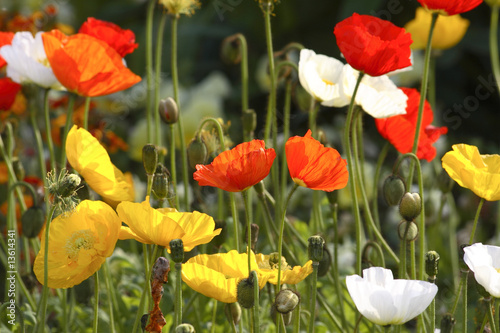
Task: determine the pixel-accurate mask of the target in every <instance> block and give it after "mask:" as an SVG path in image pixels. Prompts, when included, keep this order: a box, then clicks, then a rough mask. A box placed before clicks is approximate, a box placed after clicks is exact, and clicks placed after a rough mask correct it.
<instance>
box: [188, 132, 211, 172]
mask: <svg viewBox="0 0 500 333" xmlns="http://www.w3.org/2000/svg"><path fill="white" fill-rule="evenodd" d="M187 154H188V161H189V166H190V167H191V168H192V169H196V164H205V163H206V161H207V156H208V150H207V146H206V145H205V143H204V142H203V140H201V139H199V138H198V137H196V138H194V139H193V140H191V142H190V143H189V146H188V147H187Z"/></svg>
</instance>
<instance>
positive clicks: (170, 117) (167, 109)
mask: <svg viewBox="0 0 500 333" xmlns="http://www.w3.org/2000/svg"><path fill="white" fill-rule="evenodd" d="M158 112H160V116H161V119H163V121H164V122H165V123H166V124H169V125H170V124H175V123H176V122H177V120H178V119H179V109H178V108H177V103H176V102H175V100H174V99H173V98H172V97H169V98H167V99H162V100H161V101H160V104H159V105H158Z"/></svg>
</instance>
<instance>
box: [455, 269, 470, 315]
mask: <svg viewBox="0 0 500 333" xmlns="http://www.w3.org/2000/svg"><path fill="white" fill-rule="evenodd" d="M467 274H469V272H468V271H466V272H462V278H461V279H460V283H459V284H458V289H457V292H456V293H455V301H454V302H453V307H452V308H451V315H452V316H453V315H454V314H455V311H456V310H457V307H458V301H459V300H460V293H461V292H462V288H463V287H464V284H465V283H466V282H467ZM465 288H467V286H465Z"/></svg>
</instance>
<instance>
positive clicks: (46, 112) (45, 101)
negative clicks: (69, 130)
mask: <svg viewBox="0 0 500 333" xmlns="http://www.w3.org/2000/svg"><path fill="white" fill-rule="evenodd" d="M49 92H50V89H45V90H44V93H43V114H44V119H45V137H46V139H47V147H48V148H49V156H50V167H51V169H55V168H56V155H55V153H54V142H53V141H52V133H51V126H50V109H49Z"/></svg>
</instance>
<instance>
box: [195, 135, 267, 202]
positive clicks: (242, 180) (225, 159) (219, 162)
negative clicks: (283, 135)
mask: <svg viewBox="0 0 500 333" xmlns="http://www.w3.org/2000/svg"><path fill="white" fill-rule="evenodd" d="M275 157H276V152H275V151H274V149H273V148H269V149H265V143H264V141H262V140H252V141H250V142H244V143H241V144H239V145H237V146H236V147H234V148H233V149H231V150H227V151H224V152H222V153H220V154H219V155H218V156H217V157H216V158H214V160H213V162H212V163H210V164H209V165H202V164H197V165H196V171H195V173H194V174H193V178H194V179H195V180H197V181H198V184H199V185H200V186H213V187H218V188H220V189H222V190H224V191H228V192H241V191H244V190H246V189H247V188H249V187H251V186H253V185H255V184H257V183H258V182H260V181H261V180H262V179H264V178H266V176H267V175H268V174H269V171H270V170H271V166H272V165H273V161H274V158H275Z"/></svg>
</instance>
